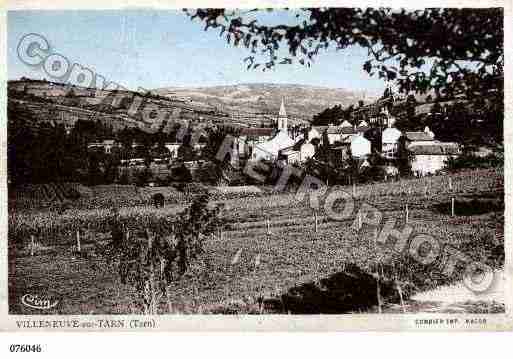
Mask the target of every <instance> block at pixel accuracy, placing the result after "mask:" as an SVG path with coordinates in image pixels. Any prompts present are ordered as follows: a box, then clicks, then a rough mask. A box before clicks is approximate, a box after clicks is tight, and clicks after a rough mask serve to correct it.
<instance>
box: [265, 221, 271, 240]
mask: <svg viewBox="0 0 513 359" xmlns="http://www.w3.org/2000/svg"><path fill="white" fill-rule="evenodd" d="M265 223H266V225H267V235H268V236H270V235H271V222H270V221H269V218H266V219H265Z"/></svg>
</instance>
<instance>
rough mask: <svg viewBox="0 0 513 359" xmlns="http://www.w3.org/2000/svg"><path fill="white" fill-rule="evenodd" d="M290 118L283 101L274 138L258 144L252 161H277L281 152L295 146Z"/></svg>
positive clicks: (252, 155)
mask: <svg viewBox="0 0 513 359" xmlns="http://www.w3.org/2000/svg"><path fill="white" fill-rule="evenodd" d="M287 122H288V118H287V112H286V111H285V104H284V102H283V100H282V101H281V106H280V112H279V113H278V120H277V128H276V132H275V134H274V136H273V137H271V138H270V139H269V140H267V141H265V142H261V143H258V144H256V145H255V146H254V147H253V150H252V153H251V160H252V161H258V160H267V161H275V160H277V159H278V157H279V154H280V151H282V150H284V149H287V148H290V147H292V146H294V144H295V142H294V140H293V139H292V138H290V136H289V133H288V124H287Z"/></svg>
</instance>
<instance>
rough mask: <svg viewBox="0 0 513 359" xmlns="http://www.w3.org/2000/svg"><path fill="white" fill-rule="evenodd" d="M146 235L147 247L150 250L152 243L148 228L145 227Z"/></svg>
mask: <svg viewBox="0 0 513 359" xmlns="http://www.w3.org/2000/svg"><path fill="white" fill-rule="evenodd" d="M146 237H148V249H149V250H151V248H152V246H153V243H152V238H151V236H150V231H149V230H148V228H146Z"/></svg>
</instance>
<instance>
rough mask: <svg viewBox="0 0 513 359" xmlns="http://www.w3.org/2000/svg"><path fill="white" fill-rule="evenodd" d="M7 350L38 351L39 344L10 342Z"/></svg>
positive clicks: (12, 351) (39, 348)
mask: <svg viewBox="0 0 513 359" xmlns="http://www.w3.org/2000/svg"><path fill="white" fill-rule="evenodd" d="M9 351H10V352H11V353H30V352H32V353H40V352H41V344H11V345H10V346H9Z"/></svg>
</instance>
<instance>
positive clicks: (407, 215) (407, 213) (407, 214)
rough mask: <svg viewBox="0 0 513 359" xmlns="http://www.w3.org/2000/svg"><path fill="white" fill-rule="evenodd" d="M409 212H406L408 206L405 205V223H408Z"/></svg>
mask: <svg viewBox="0 0 513 359" xmlns="http://www.w3.org/2000/svg"><path fill="white" fill-rule="evenodd" d="M409 214H410V213H409V211H408V205H406V223H408V217H409Z"/></svg>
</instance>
